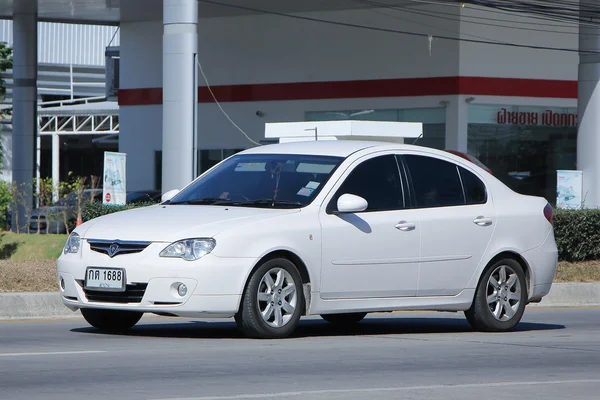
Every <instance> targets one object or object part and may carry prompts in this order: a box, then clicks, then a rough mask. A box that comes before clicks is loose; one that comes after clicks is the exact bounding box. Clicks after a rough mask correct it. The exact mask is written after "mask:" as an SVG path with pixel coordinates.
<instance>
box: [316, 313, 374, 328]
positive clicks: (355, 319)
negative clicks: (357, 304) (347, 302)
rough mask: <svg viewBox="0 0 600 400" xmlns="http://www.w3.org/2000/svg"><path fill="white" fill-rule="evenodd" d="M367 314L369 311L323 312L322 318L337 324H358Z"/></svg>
mask: <svg viewBox="0 0 600 400" xmlns="http://www.w3.org/2000/svg"><path fill="white" fill-rule="evenodd" d="M366 316H367V313H347V314H323V315H321V318H323V319H324V320H325V321H327V322H329V323H332V324H335V325H340V326H352V325H356V324H358V323H359V322H360V321H362V320H363V318H365V317H366Z"/></svg>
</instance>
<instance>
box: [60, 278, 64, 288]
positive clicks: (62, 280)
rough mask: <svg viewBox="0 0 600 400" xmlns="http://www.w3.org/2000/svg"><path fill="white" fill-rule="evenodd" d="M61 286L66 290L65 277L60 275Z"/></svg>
mask: <svg viewBox="0 0 600 400" xmlns="http://www.w3.org/2000/svg"><path fill="white" fill-rule="evenodd" d="M60 288H61V289H62V290H65V280H64V279H63V277H62V276H61V277H60Z"/></svg>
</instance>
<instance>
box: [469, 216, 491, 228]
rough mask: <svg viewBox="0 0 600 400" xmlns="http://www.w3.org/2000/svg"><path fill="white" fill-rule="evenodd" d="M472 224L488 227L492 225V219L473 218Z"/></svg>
mask: <svg viewBox="0 0 600 400" xmlns="http://www.w3.org/2000/svg"><path fill="white" fill-rule="evenodd" d="M473 222H474V223H475V224H477V225H479V226H489V225H491V224H492V219H491V218H486V217H482V216H479V217H477V218H475V219H474V220H473Z"/></svg>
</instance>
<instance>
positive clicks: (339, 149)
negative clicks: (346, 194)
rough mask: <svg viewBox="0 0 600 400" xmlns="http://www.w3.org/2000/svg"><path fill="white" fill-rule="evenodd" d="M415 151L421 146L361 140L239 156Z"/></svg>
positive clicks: (275, 147) (262, 149)
mask: <svg viewBox="0 0 600 400" xmlns="http://www.w3.org/2000/svg"><path fill="white" fill-rule="evenodd" d="M369 148H371V149H374V148H377V149H378V150H386V149H397V150H401V149H414V148H420V147H419V146H412V145H403V144H397V143H388V142H376V141H359V140H314V141H306V142H288V143H276V144H268V145H263V146H259V147H253V148H251V149H248V150H244V151H243V152H240V153H238V154H303V155H315V156H334V157H348V156H349V155H351V154H353V153H356V152H357V151H361V150H364V149H369Z"/></svg>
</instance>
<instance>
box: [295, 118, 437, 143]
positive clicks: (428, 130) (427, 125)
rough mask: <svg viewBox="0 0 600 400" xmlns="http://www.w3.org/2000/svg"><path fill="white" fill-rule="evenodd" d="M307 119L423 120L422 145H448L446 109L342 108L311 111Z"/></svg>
mask: <svg viewBox="0 0 600 400" xmlns="http://www.w3.org/2000/svg"><path fill="white" fill-rule="evenodd" d="M305 119H306V120H307V121H340V120H362V121H393V122H422V123H423V137H421V138H419V139H418V140H416V142H415V144H418V145H420V146H426V147H432V148H435V149H440V150H441V149H444V148H445V147H446V139H445V132H446V109H445V108H415V109H405V110H400V109H389V110H342V111H309V112H307V113H306V115H305Z"/></svg>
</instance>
